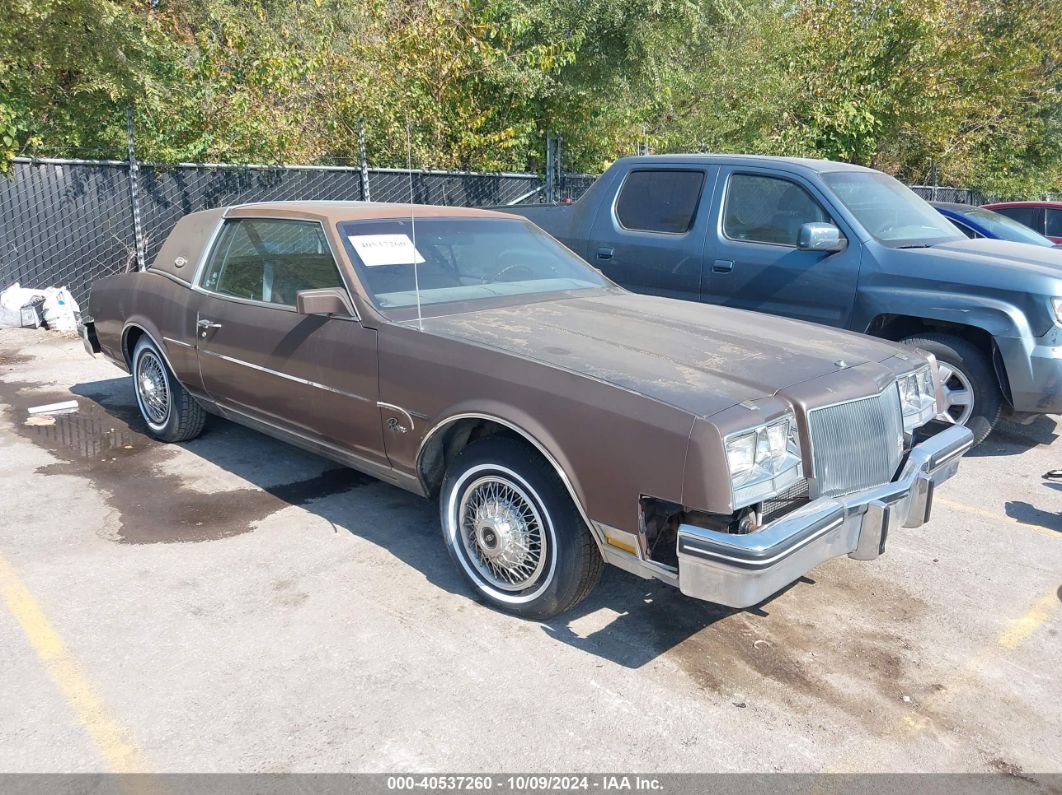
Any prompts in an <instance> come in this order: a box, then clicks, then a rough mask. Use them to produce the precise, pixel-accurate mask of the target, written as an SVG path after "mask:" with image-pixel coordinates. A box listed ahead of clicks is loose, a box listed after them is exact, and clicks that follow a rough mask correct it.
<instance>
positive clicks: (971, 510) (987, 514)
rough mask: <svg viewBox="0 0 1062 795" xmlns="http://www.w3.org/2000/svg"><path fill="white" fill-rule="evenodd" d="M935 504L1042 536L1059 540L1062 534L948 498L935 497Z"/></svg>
mask: <svg viewBox="0 0 1062 795" xmlns="http://www.w3.org/2000/svg"><path fill="white" fill-rule="evenodd" d="M933 503H934V504H935V505H943V506H944V507H945V508H950V509H951V510H953V511H960V512H962V513H968V514H970V515H971V516H979V517H981V518H982V519H988V520H989V521H992V522H1006V523H1007V524H1013V525H1017V526H1018V527H1026V528H1028V529H1029V530H1035V531H1036V532H1037V533H1041V534H1042V535H1047V536H1052V537H1054V538H1058V537H1059V536H1060V535H1062V533H1059V532H1057V531H1055V530H1050V529H1048V528H1046V527H1040V525H1035V524H1029V523H1028V522H1022V521H1019V520H1017V519H1014V518H1013V517H1010V516H1007V515H1006V514H1005V513H996V512H995V511H986V510H985V509H984V508H975V507H974V506H972V505H965V504H964V503H961V502H955V501H954V500H949V499H948V498H947V497H937V496H934V497H933Z"/></svg>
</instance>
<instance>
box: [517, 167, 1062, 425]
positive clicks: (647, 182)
mask: <svg viewBox="0 0 1062 795" xmlns="http://www.w3.org/2000/svg"><path fill="white" fill-rule="evenodd" d="M506 211H507V212H513V213H518V214H519V215H522V216H524V217H526V218H528V219H530V220H531V221H533V222H534V223H536V224H537V225H538V226H540V227H542V228H543V229H545V230H546V231H547V232H549V233H551V234H552V235H553V236H554V237H556V238H558V239H559V240H561V241H562V242H563V243H565V244H566V245H567V246H568V247H569V248H571V249H572V250H573V251H575V252H576V253H577V254H579V255H580V256H582V257H583V258H584V259H586V260H587V261H588V262H590V263H591V264H593V265H595V266H597V267H598V268H599V269H600V270H601V271H602V272H603V273H604V274H605V275H607V276H609V277H610V278H611V279H613V280H614V281H616V282H618V283H619V284H621V285H623V286H625V287H627V288H629V289H632V290H636V291H638V292H643V293H653V294H656V295H663V296H670V297H673V298H683V299H687V300H691V301H702V302H706V303H714V304H724V305H726V306H732V307H740V308H743V309H753V310H757V311H760V312H768V313H771V314H777V315H787V316H789V317H794V318H799V319H802V320H808V321H812V322H815V323H822V324H826V325H830V326H837V327H841V328H845V329H850V330H853V331H859V332H863V333H866V334H871V335H873V336H877V337H883V338H886V339H890V340H896V341H903V342H907V343H910V344H912V345H916V346H918V347H919V348H922V349H924V350H927V351H930V352H931V353H933V354H934V355H936V357H937V359H938V360H939V361H940V364H941V371H942V372H941V375H942V378H943V379H944V380H945V403H946V413H945V414H942V415H941V419H944V420H947V421H950V422H955V423H958V424H962V425H966V426H968V427H969V428H970V430H971V431H973V433H974V436H975V439H976V440H977V441H978V442H980V441H982V440H983V439H984V438H985V437H986V436H987V435H988V433H989V432H990V431H991V430H992V427H993V426H994V425H995V423H996V422H997V421H998V420H999V418H1000V416H1001V415H1003V414H1004V413H1006V415H1007V416H1008V417H1010V418H1012V419H1016V420H1019V421H1021V420H1026V419H1029V418H1031V417H1034V416H1036V415H1038V414H1058V413H1062V252H1060V251H1055V250H1052V249H1041V248H1038V247H1035V246H1027V245H1023V244H1021V243H1010V242H1005V241H999V240H968V239H966V237H964V236H963V235H962V234H960V233H959V232H958V231H957V230H956V229H955V227H953V226H952V225H951V224H950V223H949V222H948V221H947V220H946V219H945V218H944V217H943V216H941V215H940V214H938V213H937V211H936V210H934V209H933V208H932V207H930V206H929V204H927V203H926V202H924V201H923V200H922V199H920V198H919V197H918V196H916V195H915V194H914V193H913V192H912V191H911V190H909V189H908V188H906V187H904V186H903V185H902V184H900V183H899V182H897V181H896V180H895V179H893V178H892V177H889V176H887V175H885V174H882V173H881V172H879V171H874V170H872V169H868V168H862V167H859V166H851V165H846V164H843V163H834V162H830V161H823V160H802V159H795V158H781V157H753V156H736V155H662V156H648V157H633V158H625V159H623V160H619V161H617V162H616V163H615V164H613V166H612V167H611V168H609V169H608V171H606V172H605V173H604V175H603V176H602V177H601V178H600V179H599V180H598V181H597V182H596V183H594V185H593V186H591V188H590V189H589V190H588V191H587V192H586V193H585V194H584V195H583V196H582V197H581V198H580V199H579V200H578V201H576V202H575V203H573V204H570V205H562V206H545V205H539V206H534V205H532V206H515V207H507V208H506Z"/></svg>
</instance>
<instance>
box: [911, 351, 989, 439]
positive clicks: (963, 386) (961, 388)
mask: <svg viewBox="0 0 1062 795" xmlns="http://www.w3.org/2000/svg"><path fill="white" fill-rule="evenodd" d="M904 343H905V344H907V345H912V346H914V347H916V348H921V349H922V350H925V351H929V352H930V353H932V354H933V355H934V356H936V357H937V362H938V364H939V366H940V380H941V383H942V384H943V388H944V389H943V391H944V410H943V412H941V414H939V415H938V416H937V419H938V420H940V421H942V422H947V423H950V424H953V425H965V426H966V427H967V428H969V429H970V430H971V431H972V432H973V435H974V444H980V443H981V442H983V441H984V440H985V438H986V437H987V436H988V434H989V433H991V432H992V429H993V428H994V427H995V425H996V423H997V422H999V416H1000V413H1001V412H1002V410H1003V393H1002V392H1001V391H1000V389H999V381H998V380H997V379H996V374H995V371H994V370H993V369H992V364H991V362H989V360H988V357H987V356H985V355H984V353H982V352H981V350H980V349H979V348H978V347H977V346H976V345H974V344H973V343H971V342H970V341H969V340H965V339H963V338H962V337H955V336H952V335H950V334H920V335H918V336H915V337H908V338H907V339H905V340H904Z"/></svg>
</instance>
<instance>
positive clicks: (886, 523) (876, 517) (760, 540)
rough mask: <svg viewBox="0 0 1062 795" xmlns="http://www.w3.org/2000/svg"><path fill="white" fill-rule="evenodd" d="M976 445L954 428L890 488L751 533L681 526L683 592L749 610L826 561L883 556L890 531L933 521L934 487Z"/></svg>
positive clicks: (929, 444) (811, 508)
mask: <svg viewBox="0 0 1062 795" xmlns="http://www.w3.org/2000/svg"><path fill="white" fill-rule="evenodd" d="M972 444H973V434H971V433H970V431H968V430H967V429H966V428H962V427H959V426H951V427H949V428H947V429H945V430H943V431H941V432H940V433H938V434H937V435H936V436H933V437H931V438H929V439H927V440H926V441H924V442H922V443H921V444H919V445H917V446H916V447H915V448H914V449H913V450H912V451H911V453H910V454H909V455H908V457H907V462H906V463H905V464H904V466H903V469H902V471H901V473H900V475H899V477H897V478H896V480H894V481H893V482H892V483H887V484H885V485H883V486H875V487H874V488H871V489H866V490H864V491H859V492H855V493H853V494H846V495H844V496H840V497H824V498H822V499H818V500H815V501H814V502H812V503H809V504H808V505H806V506H804V507H802V508H799V509H797V510H795V511H793V512H792V513H789V514H786V515H785V516H784V517H782V518H781V519H779V520H778V521H776V522H772V523H771V524H769V525H767V526H765V527H763V528H762V529H760V530H757V531H756V532H754V533H748V534H747V535H732V534H729V533H720V532H717V531H715V530H707V529H705V528H702V527H695V526H693V525H688V524H684V525H680V526H679V530H678V560H679V588H680V589H681V591H682V593H684V594H686V595H687V596H693V597H696V598H697V599H704V600H706V601H709V602H715V603H717V604H721V605H727V606H729V607H750V606H752V605H755V604H759V603H760V602H762V601H763V600H764V599H766V598H767V597H768V596H771V595H772V594H774V593H777V592H778V591H780V590H781V589H782V588H784V587H786V586H787V585H789V584H790V583H792V582H794V581H795V580H797V579H799V578H800V577H802V576H803V575H804V574H806V573H807V572H808V571H810V570H811V569H812V568H813V567H815V566H817V565H818V564H819V563H822V562H823V561H824V560H829V559H830V558H835V557H839V556H840V555H848V556H850V557H852V558H854V559H856V560H873V559H874V558H876V557H877V556H878V555H880V554H881V553H882V552H884V551H885V539H886V538H887V537H888V534H889V531H890V530H893V529H894V528H897V527H918V526H920V525H922V524H925V523H926V521H928V519H929V513H930V511H931V510H932V507H933V490H934V488H935V487H936V486H937V485H938V484H940V483H943V482H944V481H945V480H947V479H948V478H950V477H951V476H952V475H954V474H955V472H956V470H957V469H958V467H959V459H960V458H961V457H962V455H963V453H965V452H966V451H967V450H969V449H970V447H971V446H972Z"/></svg>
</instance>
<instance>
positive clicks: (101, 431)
mask: <svg viewBox="0 0 1062 795" xmlns="http://www.w3.org/2000/svg"><path fill="white" fill-rule="evenodd" d="M4 363H5V364H11V363H14V362H11V361H5V362H4ZM101 383H102V384H103V385H105V388H101V389H99V390H98V391H97V390H96V389H93V387H94V385H93V384H86V385H79V386H76V387H74V388H73V390H71V391H38V390H35V389H33V387H32V385H30V384H25V383H19V382H14V381H4V382H0V402H2V403H3V404H6V406H7V408H8V412H9V420H10V421H11V422H12V427H13V430H14V431H15V432H16V433H17V434H19V435H20V436H22V437H23V438H26V439H29V440H30V441H32V442H33V443H34V444H36V445H37V446H39V447H41V448H44V449H46V450H48V451H49V452H51V453H52V454H53V455H55V456H56V457H57V458H58V459H59V461H57V462H55V463H52V464H46V465H44V466H42V467H40V468H38V471H39V472H41V473H43V474H48V475H74V476H79V477H85V478H88V479H89V480H91V481H92V483H93V484H94V486H95V487H96V489H97V491H98V492H99V493H100V494H101V495H102V496H103V497H104V498H105V499H106V501H107V503H108V505H109V506H110V507H111V508H113V509H115V511H116V513H117V514H118V517H119V527H118V528H117V532H116V535H115V536H113V537H114V539H115V540H117V541H119V542H123V543H131V544H152V543H173V542H187V541H210V540H217V539H221V538H228V537H231V536H235V535H240V534H242V533H247V532H249V531H251V530H252V529H254V525H255V524H256V523H257V522H259V521H261V520H262V519H264V518H266V517H267V516H269V515H270V514H273V513H275V512H276V511H279V510H281V509H283V508H286V507H288V506H291V505H297V506H304V505H306V504H307V503H309V502H312V501H313V500H317V499H322V498H325V497H329V496H332V495H336V494H341V493H343V492H346V491H349V490H350V489H353V488H357V487H359V486H362V485H365V484H368V483H372V482H374V481H373V480H372V478H369V477H368V476H366V475H362V474H360V473H358V472H355V471H354V470H351V469H347V468H345V467H339V466H334V467H331V468H328V469H325V470H324V471H323V472H319V473H318V474H315V475H314V476H312V477H308V478H305V479H301V480H295V481H291V482H286V483H262V484H260V485H257V486H252V487H248V488H239V489H228V490H223V491H217V492H202V491H198V490H196V489H192V488H189V487H188V486H187V485H186V484H185V483H184V482H183V481H182V479H181V477H180V476H179V475H175V474H169V473H165V472H162V471H161V467H160V465H161V464H162V463H163V462H165V461H167V460H168V459H169V458H171V457H172V456H174V455H177V454H178V452H179V451H180V450H182V449H183V450H186V451H190V452H192V453H195V454H198V455H199V456H201V457H202V458H204V459H206V460H210V459H211V458H213V457H216V455H217V454H219V453H221V452H222V451H223V449H226V448H230V447H231V446H232V445H234V444H235V445H239V444H247V445H248V446H253V447H254V450H253V451H249V455H248V466H247V467H246V468H245V471H241V467H240V466H239V465H236V466H228V467H227V468H228V469H230V471H232V472H233V473H234V474H237V475H240V476H241V477H244V478H245V479H247V480H249V481H250V482H252V483H254V482H255V478H256V477H258V478H260V477H261V475H260V474H259V472H260V467H257V466H251V465H250V464H251V459H252V458H253V457H254V456H260V455H262V454H263V450H262V448H263V447H264V446H268V447H269V450H268V451H267V452H266V455H283V454H284V452H285V451H290V450H291V449H292V448H289V447H288V446H287V445H284V444H282V443H280V442H274V441H273V440H271V439H268V438H267V437H263V436H261V435H260V434H256V433H254V432H252V431H247V430H245V429H242V428H239V427H237V426H233V425H232V424H231V423H228V422H225V421H224V420H218V419H215V418H213V417H211V418H210V419H209V420H208V424H207V428H206V430H205V431H204V435H203V437H201V438H199V439H196V440H194V441H192V442H189V443H185V444H181V445H167V444H164V443H161V442H158V441H155V440H154V439H152V438H151V437H149V436H147V434H146V432H145V431H146V428H145V426H144V423H143V420H142V419H141V417H140V413H139V411H138V410H137V408H136V406H135V403H134V397H133V394H132V385H131V384H130V383H129V382H128V379H113V380H111V381H105V382H101ZM70 399H74V400H77V402H78V410H77V411H76V412H72V413H66V414H55V415H38V416H39V417H40V418H41V419H36V418H31V417H30V415H29V409H30V408H31V407H33V406H40V405H43V404H47V403H56V402H61V401H67V400H70ZM31 419H34V421H33V422H30V420H31ZM243 437H247V438H246V439H244V438H243ZM230 459H231V456H227V457H226V460H230Z"/></svg>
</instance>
